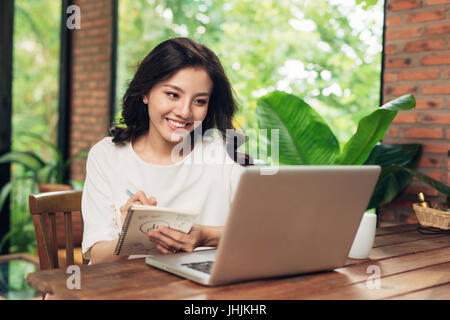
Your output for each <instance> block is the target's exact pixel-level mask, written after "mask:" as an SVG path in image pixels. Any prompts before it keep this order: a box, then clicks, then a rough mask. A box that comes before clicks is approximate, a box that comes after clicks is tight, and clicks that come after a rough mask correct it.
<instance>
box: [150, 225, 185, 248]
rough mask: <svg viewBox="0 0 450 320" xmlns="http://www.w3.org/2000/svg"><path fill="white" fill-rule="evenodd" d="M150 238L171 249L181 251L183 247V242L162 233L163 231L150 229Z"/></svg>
mask: <svg viewBox="0 0 450 320" xmlns="http://www.w3.org/2000/svg"><path fill="white" fill-rule="evenodd" d="M148 235H149V238H150V240H156V242H158V243H160V244H164V247H165V248H167V249H169V250H170V251H172V252H174V251H179V250H182V249H183V244H182V243H181V242H178V241H176V240H174V239H172V238H170V237H168V236H166V235H165V234H162V233H161V232H159V230H158V231H155V230H151V231H149V234H148Z"/></svg>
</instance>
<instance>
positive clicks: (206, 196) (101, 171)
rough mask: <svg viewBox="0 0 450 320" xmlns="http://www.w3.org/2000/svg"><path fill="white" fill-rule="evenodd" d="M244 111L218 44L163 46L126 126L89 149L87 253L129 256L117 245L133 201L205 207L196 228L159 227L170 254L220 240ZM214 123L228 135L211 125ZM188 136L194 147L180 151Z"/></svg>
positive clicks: (137, 91)
mask: <svg viewBox="0 0 450 320" xmlns="http://www.w3.org/2000/svg"><path fill="white" fill-rule="evenodd" d="M235 111H236V102H235V100H234V97H233V94H232V89H231V85H230V83H229V81H228V78H227V77H226V75H225V72H224V70H223V67H222V65H221V63H220V61H219V59H218V57H217V56H216V55H215V54H214V52H212V51H211V50H210V49H208V48H207V47H206V46H204V45H202V44H200V43H198V42H196V41H193V40H191V39H188V38H172V39H169V40H166V41H164V42H162V43H160V44H159V45H158V46H156V47H155V48H154V49H153V50H152V51H151V52H150V53H149V54H148V55H147V56H146V57H145V58H144V59H143V60H142V62H141V64H140V65H139V67H138V70H137V72H136V74H135V75H134V77H133V79H132V81H131V82H130V85H129V87H128V89H127V90H126V92H125V95H124V98H123V111H122V119H121V121H120V125H118V126H115V127H113V128H112V129H111V133H112V137H107V138H105V139H103V140H102V141H100V142H98V143H97V144H96V145H94V147H93V148H92V149H91V151H90V152H89V157H88V161H87V165H86V169H87V174H86V182H85V185H84V191H83V199H82V212H83V220H84V226H85V229H84V234H83V237H84V238H83V244H82V246H83V254H84V256H85V258H87V259H91V261H92V262H93V263H97V262H103V261H110V260H114V259H120V258H119V257H117V256H114V248H115V246H116V244H117V240H118V237H119V233H120V232H121V228H122V225H123V224H124V220H125V217H126V216H127V213H128V209H129V208H130V207H131V206H132V205H133V204H146V205H156V204H158V205H159V206H164V207H168V208H173V209H183V210H189V211H193V212H197V213H199V216H198V218H197V221H196V224H194V226H193V227H192V229H191V230H190V232H189V233H183V232H179V231H176V230H171V229H167V228H161V229H159V230H157V231H152V232H151V233H149V235H148V236H149V241H154V242H155V243H156V246H157V248H158V249H159V250H160V251H161V252H162V253H171V252H179V251H187V252H190V251H192V250H194V249H195V248H196V247H199V246H216V245H217V244H218V242H219V239H220V235H221V232H222V228H223V226H224V225H225V222H226V220H227V215H228V212H229V209H230V206H231V202H232V200H233V197H234V193H235V190H236V187H237V183H238V180H239V177H240V174H241V173H242V171H243V168H242V166H240V165H239V164H238V163H237V160H240V159H238V157H237V155H238V152H237V145H234V144H232V145H231V149H230V147H229V144H227V134H229V130H230V129H231V130H232V132H233V134H234V135H236V132H234V130H233V129H234V128H233V125H232V122H231V120H232V117H233V115H234V113H235ZM213 128H216V129H217V130H218V131H219V133H220V134H219V137H215V136H212V135H210V134H209V133H210V130H209V129H213ZM233 142H234V141H233ZM180 144H181V145H183V146H188V148H184V147H183V148H182V149H181V150H180V151H179V153H181V154H179V155H180V156H181V160H178V159H177V160H175V159H174V157H173V150H178V149H177V147H178V146H179V145H180ZM186 150H187V151H186ZM176 153H178V152H176ZM217 155H223V158H220V159H218V158H217ZM192 158H194V159H195V161H189V160H192ZM211 158H214V159H215V160H219V161H213V162H211V161H210V159H211ZM207 159H208V161H204V162H202V160H207ZM233 160H234V161H233ZM235 161H236V162H235ZM239 163H242V162H241V161H239ZM247 164H249V163H248V162H247ZM125 190H133V191H132V193H133V195H132V196H131V197H129V196H128V195H127V194H126V193H125ZM150 190H151V191H150Z"/></svg>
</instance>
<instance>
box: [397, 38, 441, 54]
mask: <svg viewBox="0 0 450 320" xmlns="http://www.w3.org/2000/svg"><path fill="white" fill-rule="evenodd" d="M442 49H444V41H443V40H441V39H436V40H426V41H414V42H408V43H407V44H406V45H405V47H404V48H403V51H404V52H422V51H431V50H442Z"/></svg>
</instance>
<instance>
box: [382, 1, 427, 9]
mask: <svg viewBox="0 0 450 320" xmlns="http://www.w3.org/2000/svg"><path fill="white" fill-rule="evenodd" d="M420 6H421V5H420V0H396V1H394V0H391V1H387V4H386V9H387V10H388V11H399V10H407V9H413V8H419V7H420Z"/></svg>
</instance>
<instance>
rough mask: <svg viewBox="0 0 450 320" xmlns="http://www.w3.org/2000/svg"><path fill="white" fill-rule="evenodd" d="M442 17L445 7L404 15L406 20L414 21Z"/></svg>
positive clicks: (440, 18) (408, 21) (439, 18)
mask: <svg viewBox="0 0 450 320" xmlns="http://www.w3.org/2000/svg"><path fill="white" fill-rule="evenodd" d="M444 18H445V9H439V10H428V11H421V12H415V13H411V14H408V15H406V22H407V23H416V22H424V21H433V20H442V19H444Z"/></svg>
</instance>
